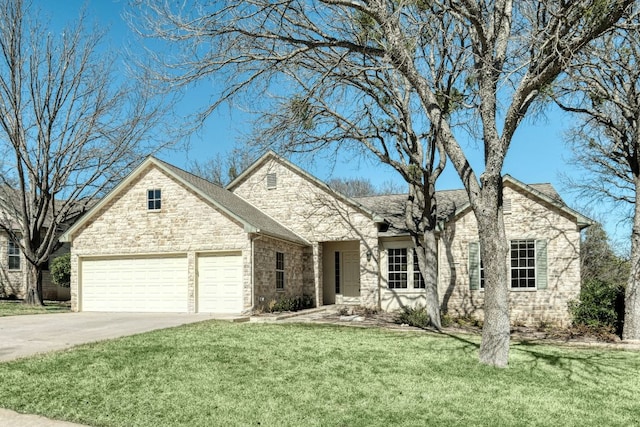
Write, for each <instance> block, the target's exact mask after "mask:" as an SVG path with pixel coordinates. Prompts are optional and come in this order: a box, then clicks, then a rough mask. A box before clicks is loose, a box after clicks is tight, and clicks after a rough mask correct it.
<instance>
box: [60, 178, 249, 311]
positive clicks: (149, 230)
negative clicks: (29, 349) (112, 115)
mask: <svg viewBox="0 0 640 427" xmlns="http://www.w3.org/2000/svg"><path fill="white" fill-rule="evenodd" d="M149 189H161V190H162V209H161V210H158V211H153V210H152V211H149V210H148V209H147V190H149ZM89 215H91V221H89V222H88V224H86V225H85V226H84V227H83V228H81V229H80V230H78V231H77V232H76V234H75V235H74V236H73V245H72V249H71V269H72V278H71V301H72V309H73V310H75V311H77V310H78V308H79V307H78V260H79V258H80V259H81V258H82V257H84V256H134V255H155V254H157V255H162V254H177V253H179V254H186V255H187V259H188V268H189V273H188V282H189V283H188V287H189V311H190V312H193V311H195V304H196V301H195V286H196V274H195V270H196V257H197V254H198V253H202V252H207V253H211V252H218V251H219V252H226V251H233V252H240V253H242V257H243V265H244V270H243V295H244V304H245V309H247V310H248V309H250V308H251V259H250V256H251V253H250V250H251V246H250V240H249V238H248V236H247V234H246V233H245V232H244V230H243V227H242V225H241V224H239V223H237V222H235V221H233V220H231V219H230V218H229V217H227V216H226V215H224V214H222V213H220V212H219V211H217V210H216V208H215V207H213V206H212V205H211V204H209V203H208V202H207V201H205V200H204V199H202V198H201V197H200V196H198V195H197V194H195V193H193V192H192V191H191V190H189V189H187V188H186V187H184V186H183V185H181V184H180V183H179V182H177V181H175V180H174V179H172V178H170V177H169V176H167V175H165V174H164V173H163V172H162V171H160V170H159V169H157V168H155V167H154V166H150V167H149V168H147V169H146V170H144V171H142V172H141V173H140V174H139V175H138V177H137V178H136V179H135V180H133V181H132V182H130V183H129V184H128V185H126V187H125V188H122V189H121V190H120V191H119V192H118V193H117V194H116V195H115V197H114V198H113V199H111V200H109V201H108V203H107V204H106V205H104V206H102V207H101V208H100V209H99V211H97V212H90V213H89Z"/></svg>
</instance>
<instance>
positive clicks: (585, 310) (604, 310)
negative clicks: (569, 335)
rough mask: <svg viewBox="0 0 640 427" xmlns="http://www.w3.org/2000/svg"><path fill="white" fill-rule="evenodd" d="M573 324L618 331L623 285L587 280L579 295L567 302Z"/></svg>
mask: <svg viewBox="0 0 640 427" xmlns="http://www.w3.org/2000/svg"><path fill="white" fill-rule="evenodd" d="M569 311H570V312H571V316H572V317H573V325H574V326H583V327H587V328H590V329H592V330H594V331H597V330H605V331H609V332H615V333H620V331H621V330H622V321H623V319H624V286H622V285H616V284H611V283H608V282H605V281H602V280H598V279H591V280H587V281H585V282H584V283H583V285H582V289H581V290H580V297H579V298H578V299H577V300H573V301H571V302H569Z"/></svg>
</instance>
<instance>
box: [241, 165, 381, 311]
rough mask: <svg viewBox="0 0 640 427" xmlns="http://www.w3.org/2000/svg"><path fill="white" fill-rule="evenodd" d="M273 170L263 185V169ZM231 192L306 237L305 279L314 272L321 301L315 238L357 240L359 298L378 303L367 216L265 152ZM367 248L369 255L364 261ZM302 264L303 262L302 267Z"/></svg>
mask: <svg viewBox="0 0 640 427" xmlns="http://www.w3.org/2000/svg"><path fill="white" fill-rule="evenodd" d="M268 174H275V177H276V185H275V187H273V188H269V187H268V186H267V175H268ZM232 190H233V192H234V193H235V194H237V195H239V196H240V197H242V198H244V199H245V200H247V201H248V202H250V203H251V204H253V205H254V206H256V207H257V208H258V209H260V210H262V211H263V212H265V213H266V214H267V215H269V216H271V217H272V218H274V219H275V220H277V221H278V222H280V223H281V224H283V225H284V226H285V227H287V228H289V229H290V230H292V231H294V232H295V233H297V234H298V235H300V236H302V237H304V238H305V239H307V240H308V241H309V242H311V243H312V245H313V246H312V248H313V253H311V254H307V257H313V259H314V264H313V267H312V268H313V271H312V272H305V273H304V275H305V280H307V281H308V280H310V279H311V277H314V281H315V283H314V288H315V289H314V295H315V297H316V301H317V304H318V305H322V304H323V302H322V290H323V283H322V274H321V271H322V250H321V247H320V246H318V245H317V244H318V243H322V242H332V241H353V240H357V241H359V242H360V247H361V249H360V255H361V265H362V269H361V277H360V287H361V304H363V305H367V306H377V304H378V265H377V261H378V259H377V256H376V254H377V253H378V237H377V236H378V234H377V228H376V225H375V224H374V222H373V220H372V219H371V217H370V216H369V215H368V214H366V213H365V212H364V211H362V210H360V209H357V208H356V207H354V206H353V205H351V204H349V203H346V202H344V201H342V200H340V199H339V198H336V197H335V196H334V195H333V194H332V193H330V192H329V191H327V190H326V188H323V187H322V186H321V185H319V184H318V183H316V182H314V181H313V180H312V179H310V178H309V177H308V176H304V175H303V174H301V173H300V171H298V170H296V169H295V168H294V167H292V166H290V165H289V164H287V163H286V162H282V161H280V160H278V159H276V158H273V157H269V158H267V160H266V161H264V162H263V163H262V164H261V165H259V166H258V167H257V168H256V169H255V170H254V171H252V173H251V174H249V175H248V176H246V177H245V178H244V179H243V180H242V181H241V182H238V183H236V184H235V185H234V187H233V188H232ZM367 252H370V253H371V254H372V255H373V256H372V260H371V261H370V262H367V260H366V254H367ZM307 268H308V267H307Z"/></svg>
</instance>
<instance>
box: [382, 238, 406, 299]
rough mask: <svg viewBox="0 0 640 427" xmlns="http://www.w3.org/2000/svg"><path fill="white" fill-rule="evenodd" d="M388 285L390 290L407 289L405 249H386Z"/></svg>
mask: <svg viewBox="0 0 640 427" xmlns="http://www.w3.org/2000/svg"><path fill="white" fill-rule="evenodd" d="M387 260H388V266H389V271H388V275H389V280H388V285H389V288H390V289H406V288H407V277H408V273H407V248H398V249H388V250H387Z"/></svg>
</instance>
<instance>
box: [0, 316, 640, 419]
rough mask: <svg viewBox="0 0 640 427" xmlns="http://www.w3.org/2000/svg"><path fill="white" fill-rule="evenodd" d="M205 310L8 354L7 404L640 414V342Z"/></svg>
mask: <svg viewBox="0 0 640 427" xmlns="http://www.w3.org/2000/svg"><path fill="white" fill-rule="evenodd" d="M477 348H478V338H477V337H469V336H436V335H433V334H429V333H424V332H393V331H385V330H379V329H360V328H351V327H338V326H323V325H302V324H300V325H296V324H275V325H273V324H252V323H245V324H234V323H224V322H215V321H210V322H203V323H198V324H192V325H186V326H182V327H179V328H174V329H167V330H163V331H156V332H151V333H147V334H142V335H138V336H132V337H127V338H123V339H118V340H113V341H107V342H102V343H97V344H92V345H85V346H81V347H77V348H75V349H72V350H68V351H64V352H59V353H53V354H49V355H45V356H40V357H36V358H30V359H25V360H21V361H14V362H8V363H4V364H0V378H1V379H2V380H1V382H0V407H5V408H10V409H14V410H17V411H20V412H27V413H37V414H42V415H45V416H49V417H54V418H59V419H66V420H70V421H76V422H80V423H85V424H89V425H95V426H213V425H220V426H222V425H224V426H252V425H253V426H258V425H260V426H415V425H442V426H452V425H460V426H469V425H474V426H482V425H487V426H502V425H504V426H507V425H509V426H510V425H541V426H547V425H565V426H566V425H574V426H578V425H579V426H587V425H593V426H602V425H607V426H611V425H624V426H631V425H637V423H638V422H639V420H640V399H638V396H640V381H639V380H638V378H639V376H638V375H639V372H640V353H639V352H631V351H613V350H594V349H575V348H572V349H568V348H562V347H552V346H543V345H530V344H529V345H526V344H519V345H514V346H513V348H512V352H511V361H510V366H509V368H508V369H494V368H490V367H487V366H482V365H480V364H479V363H478V362H477Z"/></svg>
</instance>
